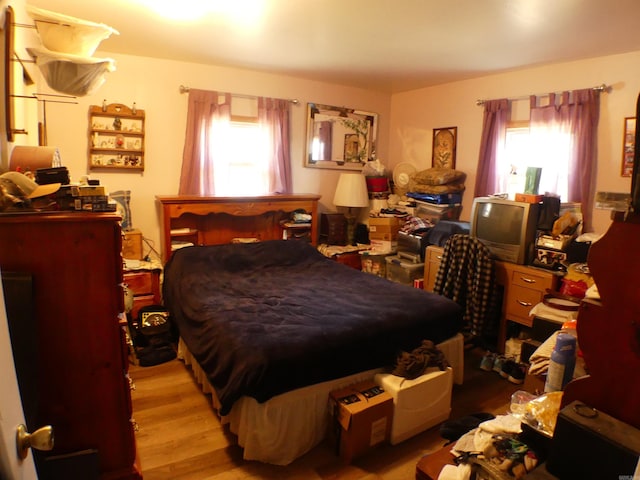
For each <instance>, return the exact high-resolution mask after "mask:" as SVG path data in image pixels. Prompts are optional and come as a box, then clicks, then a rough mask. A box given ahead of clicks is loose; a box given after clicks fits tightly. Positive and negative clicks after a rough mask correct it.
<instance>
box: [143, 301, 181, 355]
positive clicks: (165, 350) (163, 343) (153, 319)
mask: <svg viewBox="0 0 640 480" xmlns="http://www.w3.org/2000/svg"><path fill="white" fill-rule="evenodd" d="M132 331H133V345H134V348H135V352H136V357H138V361H139V363H140V365H141V366H143V367H149V366H152V365H159V364H161V363H165V362H168V361H169V360H173V359H174V358H176V348H175V346H174V342H173V335H172V328H171V322H170V319H169V312H168V311H167V309H166V308H164V307H163V306H161V305H149V306H146V307H142V308H141V309H140V310H139V311H138V325H137V326H136V327H135V329H133V330H132Z"/></svg>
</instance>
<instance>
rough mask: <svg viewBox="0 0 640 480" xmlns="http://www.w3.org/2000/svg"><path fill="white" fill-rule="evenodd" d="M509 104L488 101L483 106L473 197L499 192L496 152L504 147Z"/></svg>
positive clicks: (502, 100)
mask: <svg viewBox="0 0 640 480" xmlns="http://www.w3.org/2000/svg"><path fill="white" fill-rule="evenodd" d="M510 108H511V104H510V102H509V100H508V99H506V98H501V99H498V100H488V101H486V102H485V104H484V118H483V121H482V139H481V143H480V156H479V158H478V169H477V172H476V185H475V189H474V195H475V196H476V197H484V196H487V195H491V194H493V193H496V192H498V191H499V190H501V189H500V188H499V186H498V168H497V163H496V162H497V158H498V151H499V150H500V149H501V148H502V147H503V146H504V141H505V135H506V131H507V122H508V121H509V117H510V114H511V113H510Z"/></svg>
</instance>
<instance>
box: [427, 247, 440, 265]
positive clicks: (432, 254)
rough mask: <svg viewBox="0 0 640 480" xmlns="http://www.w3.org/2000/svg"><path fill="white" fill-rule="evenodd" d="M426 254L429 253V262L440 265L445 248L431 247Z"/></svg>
mask: <svg viewBox="0 0 640 480" xmlns="http://www.w3.org/2000/svg"><path fill="white" fill-rule="evenodd" d="M426 252H427V258H426V261H427V262H437V263H440V260H442V253H443V252H444V248H442V247H435V246H433V245H430V246H428V247H427V250H426Z"/></svg>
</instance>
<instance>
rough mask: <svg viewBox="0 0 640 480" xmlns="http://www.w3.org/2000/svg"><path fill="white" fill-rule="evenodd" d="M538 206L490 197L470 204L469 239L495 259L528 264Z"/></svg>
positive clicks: (532, 248) (480, 198)
mask: <svg viewBox="0 0 640 480" xmlns="http://www.w3.org/2000/svg"><path fill="white" fill-rule="evenodd" d="M538 212H539V205H538V204H535V203H525V202H515V201H512V200H505V199H501V198H493V197H478V198H475V199H474V200H473V207H472V211H471V230H470V232H469V233H470V235H471V236H472V237H476V238H477V239H478V240H480V241H481V242H482V243H483V244H484V245H485V246H486V247H487V248H488V249H489V250H490V251H491V254H492V256H493V257H494V258H496V259H498V260H502V261H505V262H512V263H519V264H527V263H529V262H530V261H531V259H532V255H533V250H534V248H535V246H534V243H535V236H536V228H537V224H538Z"/></svg>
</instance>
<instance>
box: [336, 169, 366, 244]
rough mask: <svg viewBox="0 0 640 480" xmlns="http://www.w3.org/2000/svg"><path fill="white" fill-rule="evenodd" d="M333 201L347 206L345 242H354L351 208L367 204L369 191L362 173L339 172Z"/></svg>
mask: <svg viewBox="0 0 640 480" xmlns="http://www.w3.org/2000/svg"><path fill="white" fill-rule="evenodd" d="M333 203H334V205H335V206H337V207H347V209H348V213H347V214H346V215H345V217H346V219H347V244H348V245H354V244H355V231H356V217H355V215H354V214H353V212H352V211H351V209H352V208H362V207H366V206H368V205H369V192H368V190H367V183H366V180H365V178H364V175H362V174H361V173H341V174H340V178H339V179H338V186H337V187H336V193H335V195H334V196H333Z"/></svg>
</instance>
